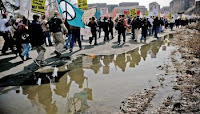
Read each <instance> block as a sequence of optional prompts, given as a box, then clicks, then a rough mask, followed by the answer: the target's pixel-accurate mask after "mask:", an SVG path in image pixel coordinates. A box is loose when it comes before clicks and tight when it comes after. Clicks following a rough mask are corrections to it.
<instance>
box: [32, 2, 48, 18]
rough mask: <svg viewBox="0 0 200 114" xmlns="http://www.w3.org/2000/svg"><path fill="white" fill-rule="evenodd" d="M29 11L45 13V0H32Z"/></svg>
mask: <svg viewBox="0 0 200 114" xmlns="http://www.w3.org/2000/svg"><path fill="white" fill-rule="evenodd" d="M31 11H32V12H33V13H38V14H42V15H44V14H45V0H32V1H31Z"/></svg>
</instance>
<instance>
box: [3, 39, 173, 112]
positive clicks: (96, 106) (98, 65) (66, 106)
mask: <svg viewBox="0 0 200 114" xmlns="http://www.w3.org/2000/svg"><path fill="white" fill-rule="evenodd" d="M171 37H172V36H171ZM169 38H170V36H166V37H165V39H166V40H157V41H154V42H152V43H150V44H147V45H144V46H142V47H140V48H137V49H134V50H133V51H129V52H126V53H123V54H119V55H105V56H103V55H102V56H94V57H93V56H81V57H78V58H77V59H76V60H73V61H72V63H70V64H66V65H64V66H61V67H59V68H58V69H57V70H58V71H57V77H53V76H52V74H54V75H55V68H54V67H52V68H49V67H46V68H45V69H39V70H38V71H36V73H35V75H34V76H33V79H32V83H31V85H28V84H30V83H29V81H30V80H29V81H28V82H24V83H23V85H24V86H20V87H18V88H17V89H13V90H10V91H8V92H6V93H3V94H1V95H0V104H1V105H0V113H6V114H7V113H9V114H12V113H13V114H16V113H30V114H35V113H50V114H53V113H59V114H66V113H74V112H83V111H88V112H95V111H98V112H102V113H113V112H116V111H118V110H119V106H120V103H121V101H122V100H124V99H125V98H126V97H128V96H129V95H132V94H134V93H136V92H139V91H143V89H145V88H149V87H150V86H152V85H159V82H158V81H157V77H156V74H157V73H159V72H162V71H159V70H158V69H156V67H157V66H159V65H160V64H161V63H163V61H165V60H166V59H167V57H168V55H170V53H171V51H172V50H173V49H174V48H173V47H171V46H170V45H169V42H168V41H167V39H169ZM163 46H164V48H163ZM68 71H69V72H68ZM53 72H54V73H53ZM39 78H40V79H41V80H40V81H41V84H42V85H32V84H36V83H37V82H38V79H39ZM40 81H39V82H40Z"/></svg>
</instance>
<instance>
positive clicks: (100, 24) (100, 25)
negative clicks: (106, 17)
mask: <svg viewBox="0 0 200 114" xmlns="http://www.w3.org/2000/svg"><path fill="white" fill-rule="evenodd" d="M98 26H99V29H98V32H99V38H100V37H101V29H102V20H101V17H100V18H99V20H98Z"/></svg>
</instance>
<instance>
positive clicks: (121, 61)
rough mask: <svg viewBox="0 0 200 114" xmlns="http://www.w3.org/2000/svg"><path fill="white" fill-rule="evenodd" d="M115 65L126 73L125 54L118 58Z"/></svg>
mask: <svg viewBox="0 0 200 114" xmlns="http://www.w3.org/2000/svg"><path fill="white" fill-rule="evenodd" d="M115 64H116V66H118V67H119V68H121V69H122V71H123V72H125V69H126V59H125V53H123V54H120V55H118V56H117V58H116V61H115Z"/></svg>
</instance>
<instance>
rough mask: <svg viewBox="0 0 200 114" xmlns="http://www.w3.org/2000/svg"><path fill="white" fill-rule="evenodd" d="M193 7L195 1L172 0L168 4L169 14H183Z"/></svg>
mask: <svg viewBox="0 0 200 114" xmlns="http://www.w3.org/2000/svg"><path fill="white" fill-rule="evenodd" d="M194 5H195V0H173V1H171V2H170V13H180V12H185V11H186V10H187V9H189V8H191V7H193V6H194Z"/></svg>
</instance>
